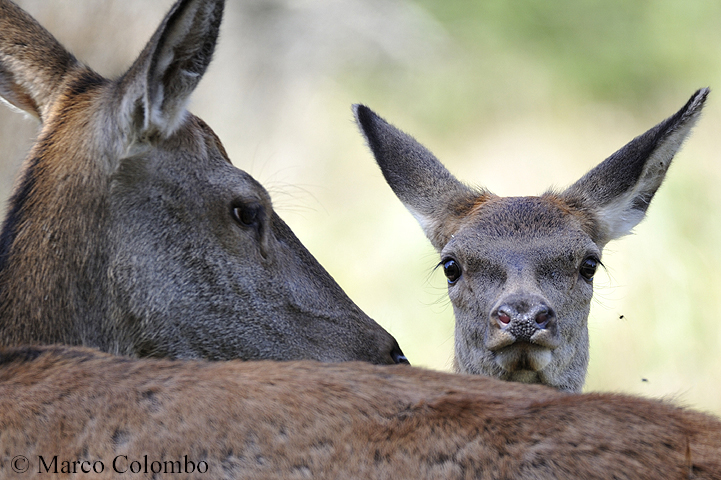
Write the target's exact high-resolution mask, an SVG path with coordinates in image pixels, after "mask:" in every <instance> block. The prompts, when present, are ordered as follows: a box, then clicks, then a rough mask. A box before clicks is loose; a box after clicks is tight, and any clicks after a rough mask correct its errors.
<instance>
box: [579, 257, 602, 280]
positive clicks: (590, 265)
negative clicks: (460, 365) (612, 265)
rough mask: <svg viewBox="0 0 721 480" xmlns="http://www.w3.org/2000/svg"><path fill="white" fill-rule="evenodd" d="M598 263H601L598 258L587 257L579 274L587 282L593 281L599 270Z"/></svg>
mask: <svg viewBox="0 0 721 480" xmlns="http://www.w3.org/2000/svg"><path fill="white" fill-rule="evenodd" d="M598 263H599V261H598V259H597V258H596V257H586V258H584V259H583V261H582V262H581V268H580V269H579V273H580V274H581V276H582V277H583V278H584V279H585V280H586V281H587V282H590V281H591V280H593V276H594V275H595V274H596V269H597V268H598Z"/></svg>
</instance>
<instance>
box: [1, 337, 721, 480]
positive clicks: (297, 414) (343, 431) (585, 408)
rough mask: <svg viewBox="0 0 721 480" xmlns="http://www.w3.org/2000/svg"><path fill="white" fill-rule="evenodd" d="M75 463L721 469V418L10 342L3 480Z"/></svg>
mask: <svg viewBox="0 0 721 480" xmlns="http://www.w3.org/2000/svg"><path fill="white" fill-rule="evenodd" d="M25 470H26V471H25ZM73 473H75V474H77V478H97V479H108V478H117V479H123V478H128V476H130V478H142V479H151V478H168V479H178V480H179V479H184V478H213V479H241V478H243V479H247V478H268V479H271V478H272V479H281V478H282V479H292V478H314V479H339V478H369V479H376V478H377V479H390V478H408V479H414V480H420V479H438V478H443V479H449V480H450V479H470V478H479V479H492V478H498V479H557V478H569V479H570V478H578V479H608V478H616V479H635V480H642V479H653V480H656V479H660V478H674V479H676V478H678V479H681V478H694V479H721V421H719V419H717V418H714V417H711V416H708V415H704V414H701V413H698V412H694V411H690V410H684V409H680V408H676V407H673V406H671V405H668V404H665V403H663V402H659V401H653V400H645V399H641V398H633V397H627V396H623V395H614V394H583V395H581V394H579V395H570V394H567V393H563V392H559V391H556V390H553V389H551V388H547V387H544V386H541V385H523V384H518V383H509V382H503V381H500V380H498V379H494V378H489V377H483V376H470V375H454V374H448V373H441V372H431V371H425V370H422V369H418V368H410V367H406V366H390V367H388V366H386V367H378V366H374V365H369V364H366V363H361V362H352V363H341V364H320V363H316V362H310V361H302V362H205V361H194V360H188V361H178V360H176V361H170V360H162V359H140V360H137V359H128V358H126V357H113V356H110V355H106V354H102V353H98V352H97V351H94V350H89V349H84V348H79V347H74V348H71V347H23V348H11V349H5V350H2V349H0V478H3V479H7V480H11V479H17V480H30V479H36V478H37V479H43V478H58V477H62V478H66V477H70V476H72V474H73ZM64 474H65V475H64ZM83 474H87V475H86V476H83ZM73 477H74V476H73ZM74 478H75V477H74Z"/></svg>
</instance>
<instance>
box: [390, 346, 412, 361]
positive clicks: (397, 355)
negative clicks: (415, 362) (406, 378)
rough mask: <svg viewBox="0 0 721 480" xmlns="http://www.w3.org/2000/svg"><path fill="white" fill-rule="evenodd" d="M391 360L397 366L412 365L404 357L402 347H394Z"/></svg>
mask: <svg viewBox="0 0 721 480" xmlns="http://www.w3.org/2000/svg"><path fill="white" fill-rule="evenodd" d="M391 358H392V359H393V363H396V364H403V365H410V364H411V362H409V361H408V358H407V357H406V356H405V355H403V351H402V350H401V347H399V346H397V345H396V346H395V347H393V350H391Z"/></svg>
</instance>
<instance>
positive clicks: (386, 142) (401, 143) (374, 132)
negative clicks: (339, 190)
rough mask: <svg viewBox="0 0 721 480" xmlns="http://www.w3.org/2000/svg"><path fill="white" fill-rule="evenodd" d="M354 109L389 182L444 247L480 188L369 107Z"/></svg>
mask: <svg viewBox="0 0 721 480" xmlns="http://www.w3.org/2000/svg"><path fill="white" fill-rule="evenodd" d="M353 111H354V113H355V117H356V121H357V123H358V126H359V127H360V130H361V133H363V135H364V136H365V138H366V141H367V142H368V146H369V147H370V149H371V151H372V152H373V155H374V156H375V159H376V162H377V163H378V166H379V167H380V168H381V171H382V172H383V176H384V177H385V179H386V181H387V182H388V185H390V187H391V189H393V192H395V194H396V196H397V197H398V198H399V199H400V201H401V202H403V204H404V205H405V206H406V208H408V210H410V212H411V213H412V214H413V216H414V217H415V218H416V220H418V222H419V223H420V224H421V227H422V228H423V230H424V232H425V233H426V236H427V237H428V239H429V240H430V241H431V243H432V244H433V246H434V247H435V248H436V249H437V250H441V249H442V248H443V247H444V246H445V244H446V243H448V240H449V239H450V236H451V234H452V233H453V231H454V230H455V229H454V228H453V224H454V222H453V220H454V219H455V218H457V217H459V216H461V215H462V212H465V211H466V210H467V209H468V208H469V206H470V205H472V204H473V203H474V202H475V201H476V199H477V198H478V197H479V195H480V194H479V192H476V191H475V190H473V189H472V188H470V187H468V186H466V185H464V184H463V183H461V182H459V181H458V180H457V179H456V178H455V177H454V176H453V175H451V173H450V172H449V171H448V170H446V168H445V167H444V166H443V165H442V164H441V162H439V161H438V159H436V157H435V156H434V155H433V154H432V153H431V152H430V151H428V150H427V149H426V148H425V147H424V146H423V145H421V144H420V143H418V142H417V141H416V140H415V139H414V138H413V137H411V136H410V135H408V134H405V133H403V132H401V131H400V130H398V129H397V128H395V127H394V126H393V125H390V124H389V123H388V122H386V121H385V120H383V119H382V118H381V117H379V116H378V115H376V114H375V113H374V112H373V111H372V110H371V109H370V108H368V107H366V106H364V105H354V106H353Z"/></svg>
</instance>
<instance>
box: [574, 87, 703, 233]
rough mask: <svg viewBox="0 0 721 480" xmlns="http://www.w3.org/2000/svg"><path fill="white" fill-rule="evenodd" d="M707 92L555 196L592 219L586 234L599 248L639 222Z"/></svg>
mask: <svg viewBox="0 0 721 480" xmlns="http://www.w3.org/2000/svg"><path fill="white" fill-rule="evenodd" d="M708 93H709V89H708V88H704V89H701V90H698V91H697V92H696V93H694V94H693V96H692V97H691V99H690V100H689V101H688V102H687V103H686V105H684V106H683V108H681V110H679V111H678V112H677V113H676V114H675V115H673V116H672V117H670V118H668V119H666V120H664V121H663V122H661V123H659V124H658V125H656V126H655V127H653V128H652V129H651V130H649V131H648V132H646V133H644V134H643V135H640V136H638V137H636V138H634V139H633V140H631V142H629V143H628V144H627V145H626V146H625V147H623V148H622V149H620V150H619V151H617V152H616V153H614V154H613V155H611V156H610V157H609V158H607V159H606V160H604V161H603V162H602V163H601V164H600V165H598V166H597V167H595V168H594V169H592V170H591V171H590V172H588V173H587V174H586V175H584V176H583V177H582V178H581V179H580V180H578V181H577V182H576V183H574V184H573V185H571V186H570V187H569V188H568V189H566V190H565V191H564V192H563V193H561V194H560V197H561V198H562V199H563V200H564V201H565V202H566V203H567V204H569V205H570V206H572V207H573V208H575V209H577V210H580V211H582V212H584V213H586V214H587V216H590V217H591V218H592V219H593V220H592V224H593V229H594V231H593V232H590V233H591V236H592V238H593V239H594V241H595V242H596V243H598V244H599V245H601V246H603V245H605V244H606V243H607V242H609V241H610V240H613V239H615V238H618V237H621V236H623V235H626V234H628V233H630V232H631V230H632V229H633V227H635V226H636V225H637V224H638V223H639V222H640V221H641V220H643V218H644V217H645V215H646V209H647V208H648V206H649V204H650V203H651V199H652V198H653V196H654V194H655V193H656V191H657V190H658V188H659V187H660V186H661V182H663V179H664V177H665V176H666V172H667V171H668V167H669V166H670V165H671V160H672V159H673V157H674V155H675V154H676V152H677V151H678V150H679V149H680V148H681V145H682V144H683V141H684V140H685V139H686V137H687V136H688V134H689V133H690V131H691V128H692V127H693V126H694V124H695V123H696V120H697V119H698V117H699V115H700V114H701V109H702V108H703V105H704V102H705V101H706V97H707V96H708Z"/></svg>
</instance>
